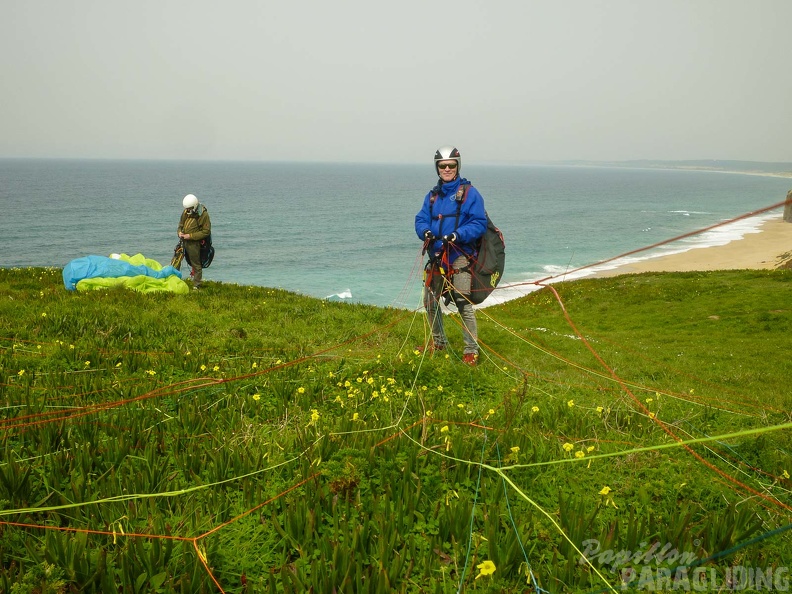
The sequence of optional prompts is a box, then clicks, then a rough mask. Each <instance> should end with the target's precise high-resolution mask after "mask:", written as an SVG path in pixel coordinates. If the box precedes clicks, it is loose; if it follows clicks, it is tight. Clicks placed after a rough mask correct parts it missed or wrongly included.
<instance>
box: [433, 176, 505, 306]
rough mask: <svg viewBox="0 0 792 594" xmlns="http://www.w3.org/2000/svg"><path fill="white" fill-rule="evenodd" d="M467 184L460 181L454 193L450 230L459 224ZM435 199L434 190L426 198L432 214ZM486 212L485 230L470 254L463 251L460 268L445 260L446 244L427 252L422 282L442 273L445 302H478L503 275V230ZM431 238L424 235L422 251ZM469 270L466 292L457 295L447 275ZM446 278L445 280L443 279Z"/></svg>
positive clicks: (434, 280) (483, 298)
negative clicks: (468, 289)
mask: <svg viewBox="0 0 792 594" xmlns="http://www.w3.org/2000/svg"><path fill="white" fill-rule="evenodd" d="M469 189H470V184H469V183H468V184H461V185H460V186H459V189H458V190H457V193H456V203H457V210H456V215H454V217H455V222H454V232H456V230H457V228H458V227H459V216H460V212H461V210H462V204H464V202H465V200H466V199H467V194H468V190H469ZM436 199H437V193H436V192H434V193H433V194H432V195H431V196H430V198H429V217H430V219H431V218H432V207H433V206H434V203H435V200H436ZM484 214H485V215H486V216H487V230H486V231H485V232H484V235H482V236H481V237H480V238H479V239H477V240H476V241H475V242H474V244H473V246H474V251H473V253H471V254H468V253H465V252H464V251H463V253H464V254H465V256H466V257H467V259H468V264H467V265H466V266H464V267H463V268H459V269H454V268H452V267H451V264H452V263H450V262H449V261H448V246H447V245H445V244H444V245H443V250H442V252H440V253H439V254H435V253H432V252H431V251H430V253H429V261H428V262H427V263H426V274H425V284H426V287H427V288H431V287H432V284H433V283H434V282H439V281H438V279H437V276H438V275H440V276H441V277H442V283H443V289H442V290H441V295H444V296H445V304H446V305H448V303H449V302H450V301H451V299H454V301H455V302H458V301H462V302H463V303H464V302H466V301H470V302H471V303H473V304H479V303H481V302H482V301H484V300H485V299H486V298H487V297H488V296H489V294H490V293H492V291H493V290H494V289H495V287H497V286H498V283H499V282H500V280H501V277H502V276H503V269H504V268H505V266H506V243H505V241H504V239H503V233H501V231H500V229H498V228H497V227H496V226H495V224H494V223H493V222H492V220H491V219H490V218H489V215H488V214H487V213H486V212H485V213H484ZM433 241H435V240H434V239H427V240H426V241H425V242H424V248H423V251H424V253H426V251H427V249H428V248H429V247H430V245H431V244H432V242H433ZM464 272H469V273H470V277H471V278H470V294H469V295H467V296H465V295H458V294H456V292H455V291H453V284H452V283H451V279H452V277H453V275H455V274H459V273H464ZM447 281H448V282H447Z"/></svg>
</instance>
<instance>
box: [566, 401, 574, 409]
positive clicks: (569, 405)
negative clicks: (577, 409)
mask: <svg viewBox="0 0 792 594" xmlns="http://www.w3.org/2000/svg"><path fill="white" fill-rule="evenodd" d="M567 406H568V407H569V408H572V407H573V406H575V401H574V400H567Z"/></svg>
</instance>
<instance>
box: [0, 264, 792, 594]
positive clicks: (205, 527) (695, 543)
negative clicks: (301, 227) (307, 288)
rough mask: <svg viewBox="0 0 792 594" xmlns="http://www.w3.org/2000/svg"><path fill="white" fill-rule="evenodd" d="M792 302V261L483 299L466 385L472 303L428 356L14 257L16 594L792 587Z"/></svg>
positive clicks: (353, 319) (353, 314)
mask: <svg viewBox="0 0 792 594" xmlns="http://www.w3.org/2000/svg"><path fill="white" fill-rule="evenodd" d="M791 297H792V271H728V272H716V273H710V272H708V273H684V274H642V275H634V276H622V277H614V278H608V279H592V280H580V281H575V282H568V283H561V284H557V285H554V287H552V288H545V289H542V290H540V291H537V292H535V293H532V294H530V295H528V296H527V297H525V298H523V299H521V300H519V301H514V302H510V303H507V304H504V305H501V306H496V307H491V308H486V309H484V310H480V312H479V335H480V339H481V341H482V344H483V351H482V357H481V364H480V365H479V367H477V368H475V369H471V368H468V367H466V366H464V365H462V364H461V362H460V358H461V345H462V339H461V331H460V329H459V327H458V318H457V317H456V316H452V317H451V318H450V320H449V321H448V322H447V328H449V334H450V337H451V341H452V346H456V347H457V348H458V349H459V350H456V351H455V350H452V351H451V352H449V354H448V355H445V356H435V357H425V356H423V355H422V354H420V353H418V352H417V351H416V350H415V347H416V346H417V345H420V344H423V343H424V342H425V341H426V328H425V322H424V316H423V315H422V313H421V312H420V311H419V312H410V311H402V310H393V309H383V308H376V307H370V306H363V305H349V304H343V303H329V302H322V301H319V300H316V299H313V298H308V297H303V296H299V295H295V294H292V293H288V292H285V291H280V290H273V289H267V288H257V287H245V286H237V285H225V284H218V283H211V282H210V283H206V289H205V290H204V291H202V292H199V293H197V294H195V293H193V294H190V295H187V296H174V295H167V294H159V295H141V294H137V293H133V292H130V291H126V290H123V289H121V290H114V291H98V292H93V293H70V292H67V291H65V290H64V289H63V285H62V282H61V279H60V270H50V269H46V270H45V269H24V270H19V269H0V329H1V330H0V410H1V411H2V415H1V416H0V448H1V450H0V451H1V452H2V455H1V456H0V591H3V592H13V593H15V594H17V593H22V592H25V593H27V592H31V593H32V592H75V591H81V592H238V593H241V592H306V591H313V592H332V591H337V592H353V591H357V592H393V591H397V592H449V593H450V592H458V591H482V592H487V591H490V592H503V591H507V592H522V591H525V592H530V591H537V589H538V588H541V589H543V590H544V591H548V592H553V593H556V592H600V591H614V590H620V589H621V588H622V582H623V581H629V580H630V579H633V581H631V582H630V583H629V586H628V588H627V589H635V588H643V589H646V588H647V587H649V586H650V585H651V586H652V587H660V589H662V587H666V588H670V587H671V586H672V582H670V581H669V580H671V578H670V577H668V576H674V575H676V576H677V577H678V578H682V577H689V578H690V580H691V582H692V580H693V576H694V574H696V572H697V571H699V572H700V569H701V568H705V569H706V573H702V572H700V573H698V574H696V575H697V577H698V579H701V578H702V577H703V578H704V579H705V580H709V581H708V582H707V587H710V588H711V590H712V591H714V590H715V589H716V587H719V585H722V583H723V580H726V579H728V578H729V577H730V576H732V577H733V573H732V572H733V570H732V569H730V568H731V567H733V566H740V567H743V568H750V569H751V570H752V571H753V572H754V573H752V574H751V576H754V575H755V574H756V573H757V572H761V573H760V575H762V576H765V577H766V576H768V575H770V577H771V578H773V577H778V576H779V575H781V574H780V573H779V571H780V570H781V569H782V568H785V567H789V566H790V565H792V552H791V551H792V547H791V546H790V544H791V543H792V530H788V529H789V528H790V525H791V523H790V516H792V513H791V512H792V494H791V493H790V488H792V480H791V479H790V474H792V459H790V454H789V453H790V451H791V449H792V439H791V434H790V426H791V425H790V422H791V421H792V419H791V418H790V397H789V387H788V386H789V378H790V376H791V375H792V364H791V363H790V356H789V345H790V332H792V305H790V303H791V302H790V298H791ZM631 571H632V573H631ZM768 572H769V574H768ZM751 579H753V577H752V578H751ZM650 580H651V584H650V583H649V582H650ZM719 580H720V581H719Z"/></svg>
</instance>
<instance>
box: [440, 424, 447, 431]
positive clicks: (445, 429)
mask: <svg viewBox="0 0 792 594" xmlns="http://www.w3.org/2000/svg"><path fill="white" fill-rule="evenodd" d="M446 431H448V425H443V428H442V429H440V433H445V432H446Z"/></svg>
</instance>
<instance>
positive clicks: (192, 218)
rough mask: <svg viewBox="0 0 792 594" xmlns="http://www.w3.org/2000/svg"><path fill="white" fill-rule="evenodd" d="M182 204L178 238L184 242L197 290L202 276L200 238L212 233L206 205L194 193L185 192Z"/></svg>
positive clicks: (194, 288)
mask: <svg viewBox="0 0 792 594" xmlns="http://www.w3.org/2000/svg"><path fill="white" fill-rule="evenodd" d="M182 206H183V207H184V211H183V212H182V214H181V218H180V219H179V229H178V233H179V239H181V240H182V242H183V243H184V255H185V257H186V258H187V262H188V263H189V264H190V266H191V267H192V272H191V273H190V276H191V277H192V283H193V290H198V288H200V286H201V280H202V276H203V266H202V265H201V240H202V239H206V238H207V237H209V236H210V235H211V234H212V223H211V221H210V220H209V212H208V211H207V210H206V207H205V206H204V205H203V204H200V203H199V202H198V198H196V197H195V195H193V194H187V195H186V196H185V197H184V200H182Z"/></svg>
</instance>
